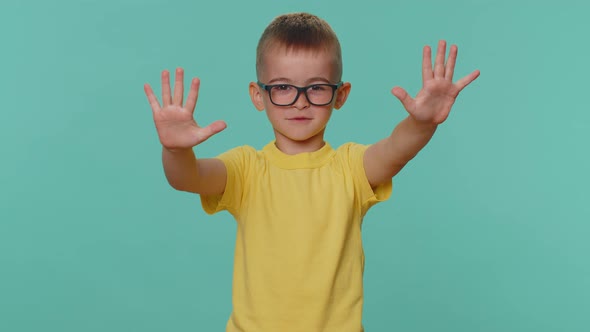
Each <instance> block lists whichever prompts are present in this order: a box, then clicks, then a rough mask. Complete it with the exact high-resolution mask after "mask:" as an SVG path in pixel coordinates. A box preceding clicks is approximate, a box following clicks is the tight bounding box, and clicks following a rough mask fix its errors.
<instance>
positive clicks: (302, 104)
mask: <svg viewBox="0 0 590 332" xmlns="http://www.w3.org/2000/svg"><path fill="white" fill-rule="evenodd" d="M293 106H295V108H297V109H299V110H302V109H305V108H308V107H309V101H308V100H307V97H306V96H305V93H303V92H301V93H300V94H299V97H297V100H295V104H293Z"/></svg>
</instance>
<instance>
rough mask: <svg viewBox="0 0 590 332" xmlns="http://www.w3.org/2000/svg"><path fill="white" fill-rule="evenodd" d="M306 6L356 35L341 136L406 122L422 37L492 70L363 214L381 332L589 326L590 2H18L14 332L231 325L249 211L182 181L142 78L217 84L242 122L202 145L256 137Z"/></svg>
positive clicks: (9, 292) (10, 48)
mask: <svg viewBox="0 0 590 332" xmlns="http://www.w3.org/2000/svg"><path fill="white" fill-rule="evenodd" d="M586 3H587V2H586ZM293 11H309V12H312V13H314V14H317V15H319V16H321V17H323V18H325V19H326V20H327V21H328V22H329V23H330V24H331V25H332V27H333V28H334V29H335V31H336V32H337V34H338V36H339V38H340V40H341V43H342V45H343V54H344V79H345V80H347V81H350V82H351V83H352V85H353V89H352V93H351V95H350V98H349V100H348V102H347V104H346V105H345V106H344V107H343V109H342V110H340V111H338V112H336V113H335V115H334V117H333V119H332V122H331V124H330V127H329V129H328V132H327V139H328V140H329V141H330V142H331V144H332V145H334V146H338V145H340V144H342V143H344V142H347V141H357V142H361V143H372V142H375V141H377V140H379V139H381V138H383V137H385V136H386V135H388V134H389V133H390V131H391V130H392V129H393V127H394V126H395V125H396V124H397V123H398V122H399V121H401V120H402V119H403V118H404V117H405V111H404V110H403V108H402V107H401V104H400V103H399V102H398V101H397V99H396V98H395V97H393V96H392V95H391V94H390V89H391V88H392V87H393V86H395V85H401V86H403V87H405V88H407V89H408V90H409V91H410V92H411V93H412V94H415V93H416V92H417V91H418V90H419V88H420V85H421V81H420V80H421V74H420V62H421V49H422V46H423V45H425V44H429V45H432V46H435V45H436V42H437V40H438V39H442V38H444V39H447V40H448V41H449V43H456V44H458V46H459V59H458V63H457V68H456V76H455V77H461V76H464V75H466V74H467V73H469V72H471V71H472V70H474V69H480V70H481V76H480V78H479V79H478V80H477V81H475V82H474V83H473V84H472V85H470V86H468V87H467V88H466V90H464V92H463V93H462V94H461V95H460V97H459V99H458V101H457V103H456V105H455V107H454V109H453V112H452V114H451V116H450V118H449V119H448V121H447V122H446V123H445V124H444V125H443V126H441V127H440V129H439V131H438V132H437V133H436V135H435V137H434V139H433V140H432V142H431V143H430V144H429V145H428V146H427V147H426V148H425V149H424V150H423V151H422V152H421V153H420V154H419V155H418V156H417V157H416V159H415V160H413V161H412V162H411V163H410V164H409V165H408V166H407V167H406V168H405V169H404V170H403V171H402V172H401V173H400V174H399V175H398V176H396V178H395V180H394V181H395V190H394V194H393V196H392V199H391V200H390V201H388V202H386V203H383V204H380V205H377V206H376V207H375V208H374V209H373V210H371V211H370V213H369V214H368V215H367V217H366V219H365V223H364V227H363V240H364V245H365V253H366V270H365V289H366V292H365V308H364V324H365V327H366V330H367V331H368V332H379V331H415V332H421V331H424V332H426V331H428V332H430V331H449V332H451V331H453V332H462V331H465V332H467V331H470V332H472V331H490V332H491V331H494V332H495V331H502V332H525V331H531V332H532V331H534V332H544V331H547V332H549V331H551V332H554V331H568V332H574V331H590V260H589V258H588V256H589V253H590V241H589V240H588V238H589V234H590V226H589V221H590V207H589V206H590V204H589V195H588V188H589V183H590V175H589V170H590V157H589V154H588V147H587V145H588V141H589V138H590V135H589V134H588V132H589V130H590V110H589V107H588V77H589V76H590V70H589V67H588V54H589V52H590V47H589V46H588V45H589V44H588V42H587V40H588V36H587V35H588V31H590V23H589V21H588V19H587V17H588V13H589V12H590V6H589V5H586V4H584V2H582V1H579V2H573V1H569V2H568V1H565V2H561V3H560V5H557V4H554V5H546V4H540V3H539V2H534V1H520V2H517V1H505V0H502V1H484V0H482V1H458V0H454V1H445V2H439V1H434V0H429V1H415V2H410V1H363V2H361V1H356V2H350V3H346V2H344V1H235V2H227V1H218V2H213V1H207V2H205V1H164V0H147V1H139V0H134V1H131V0H117V1H114V0H109V1H107V0H102V1H54V2H49V1H48V2H46V1H28V2H16V1H11V2H8V1H3V2H2V4H1V5H0V34H1V36H2V38H1V40H2V55H1V59H2V61H1V62H0V66H1V69H2V70H1V74H0V75H1V78H2V79H1V82H0V94H1V97H2V101H3V105H2V115H1V117H0V151H1V157H0V159H1V163H0V188H1V189H0V331H7V332H8V331H10V332H17V331H18V332H20V331H56V332H57V331H59V332H70V331H72V332H73V331H76V332H78V331H85V332H91V331H109V332H119V331H121V332H128V331H142V332H148V331H223V330H224V328H225V323H226V321H227V319H228V317H229V313H230V310H231V278H232V264H233V249H234V239H235V223H234V221H233V220H232V219H231V217H230V215H229V214H227V213H221V214H218V215H215V216H207V215H205V213H204V212H203V211H202V210H201V208H200V204H199V199H198V197H197V196H195V195H192V194H187V193H182V192H177V191H175V190H173V189H172V188H171V187H169V186H168V184H167V183H166V180H165V178H164V175H163V171H162V165H161V160H160V145H159V141H158V138H157V135H156V131H155V128H154V125H153V120H152V117H151V111H150V108H149V106H148V103H147V101H146V98H145V95H144V93H143V84H144V83H146V82H149V83H150V84H152V86H154V88H155V89H156V90H159V74H160V71H161V70H162V69H174V68H176V67H178V66H182V67H184V68H185V69H186V73H187V76H191V77H192V76H198V77H200V78H201V80H202V86H201V95H200V99H199V103H198V105H197V111H196V116H197V119H198V120H199V121H200V122H201V123H205V124H206V123H210V122H212V121H214V120H217V119H223V120H225V121H227V123H228V128H227V130H226V131H225V132H223V133H221V134H219V135H218V136H216V137H214V138H212V139H211V140H209V141H207V142H206V143H205V144H203V145H202V146H199V147H198V148H197V153H198V155H200V156H213V155H216V154H218V153H220V152H222V151H225V150H227V149H229V148H231V147H234V146H236V145H241V144H250V145H252V146H255V147H257V148H260V147H262V146H263V145H264V144H265V143H267V142H268V141H269V140H271V139H272V136H271V131H270V126H269V125H268V123H267V120H266V118H265V116H264V114H262V113H258V112H256V111H255V109H254V107H253V106H252V105H251V102H250V100H249V97H248V94H247V87H248V83H249V82H250V81H251V80H254V79H255V71H254V60H255V47H256V43H257V40H258V38H259V36H260V34H261V33H262V30H263V29H264V28H265V26H266V25H267V24H268V23H269V22H270V20H272V18H273V17H275V16H277V15H279V14H282V13H285V12H293Z"/></svg>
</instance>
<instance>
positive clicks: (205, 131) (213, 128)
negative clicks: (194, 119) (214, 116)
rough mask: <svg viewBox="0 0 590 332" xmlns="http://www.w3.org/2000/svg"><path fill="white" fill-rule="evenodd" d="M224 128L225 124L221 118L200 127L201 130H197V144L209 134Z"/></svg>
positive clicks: (209, 135)
mask: <svg viewBox="0 0 590 332" xmlns="http://www.w3.org/2000/svg"><path fill="white" fill-rule="evenodd" d="M225 128H227V124H226V123H225V122H223V121H221V120H218V121H215V122H213V123H211V124H210V125H208V126H207V127H204V128H201V130H199V143H197V144H200V143H202V142H204V141H206V140H208V139H209V138H210V137H211V136H213V135H215V134H217V133H218V132H220V131H222V130H224V129H225Z"/></svg>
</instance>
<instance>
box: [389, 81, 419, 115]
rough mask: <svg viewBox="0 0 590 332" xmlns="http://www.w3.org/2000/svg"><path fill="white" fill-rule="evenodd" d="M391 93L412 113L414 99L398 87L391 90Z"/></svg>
mask: <svg viewBox="0 0 590 332" xmlns="http://www.w3.org/2000/svg"><path fill="white" fill-rule="evenodd" d="M391 93H392V94H393V95H394V96H396V97H397V99H399V101H400V102H401V103H402V105H404V108H405V109H406V111H408V112H410V111H411V110H413V109H414V99H413V98H412V97H410V95H409V94H408V93H407V92H406V90H404V89H403V88H402V87H399V86H396V87H395V88H393V89H391Z"/></svg>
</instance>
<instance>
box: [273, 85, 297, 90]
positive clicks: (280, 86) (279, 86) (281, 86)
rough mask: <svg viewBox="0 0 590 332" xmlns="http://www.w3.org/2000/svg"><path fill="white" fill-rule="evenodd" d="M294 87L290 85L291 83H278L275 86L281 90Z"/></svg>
mask: <svg viewBox="0 0 590 332" xmlns="http://www.w3.org/2000/svg"><path fill="white" fill-rule="evenodd" d="M292 88H293V87H292V86H290V85H289V84H280V85H276V86H275V89H277V90H279V91H289V90H290V89H292Z"/></svg>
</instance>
